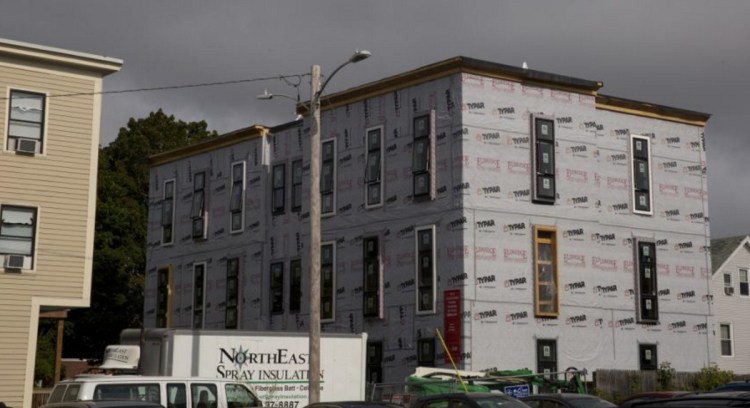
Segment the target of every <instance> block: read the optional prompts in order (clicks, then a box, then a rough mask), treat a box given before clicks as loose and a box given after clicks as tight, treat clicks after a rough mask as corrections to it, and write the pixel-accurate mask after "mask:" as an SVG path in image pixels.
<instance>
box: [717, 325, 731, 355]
mask: <svg viewBox="0 0 750 408" xmlns="http://www.w3.org/2000/svg"><path fill="white" fill-rule="evenodd" d="M732 334H733V333H732V325H731V324H729V323H722V324H720V325H719V341H720V343H721V356H722V357H734V341H733V340H732Z"/></svg>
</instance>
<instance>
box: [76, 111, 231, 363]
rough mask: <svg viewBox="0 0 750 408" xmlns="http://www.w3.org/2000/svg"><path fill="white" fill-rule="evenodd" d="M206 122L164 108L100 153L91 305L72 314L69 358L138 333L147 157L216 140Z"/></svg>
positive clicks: (97, 353)
mask: <svg viewBox="0 0 750 408" xmlns="http://www.w3.org/2000/svg"><path fill="white" fill-rule="evenodd" d="M216 136H217V134H216V132H214V131H209V130H207V124H206V122H205V121H201V122H187V123H186V122H183V121H181V120H176V119H175V118H174V116H172V115H169V116H168V115H166V114H164V112H162V111H161V109H160V110H159V111H157V112H151V114H150V115H149V116H148V117H147V118H143V119H137V120H136V119H132V118H131V119H130V120H129V121H128V124H127V127H124V128H120V131H119V134H118V136H117V139H116V140H115V141H114V142H112V143H111V144H110V145H109V146H106V147H104V148H101V149H100V150H99V173H98V191H97V209H96V227H95V228H96V231H95V237H94V260H93V277H92V289H91V306H90V307H89V308H88V309H77V310H74V311H72V312H71V314H70V319H69V323H71V324H70V325H69V327H67V328H66V337H65V349H64V355H65V357H78V358H95V359H96V358H101V356H102V354H103V353H104V347H105V346H106V345H107V344H115V343H117V342H118V341H119V335H120V332H121V331H122V329H125V328H128V327H139V326H140V324H141V321H142V318H141V315H142V313H143V289H144V272H145V267H146V232H147V228H148V187H149V165H148V158H149V156H152V155H154V154H157V153H162V152H165V151H169V150H173V149H177V148H180V147H184V146H188V145H191V144H195V143H197V142H201V141H204V140H207V139H210V138H214V137H216Z"/></svg>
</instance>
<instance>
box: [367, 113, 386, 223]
mask: <svg viewBox="0 0 750 408" xmlns="http://www.w3.org/2000/svg"><path fill="white" fill-rule="evenodd" d="M384 136H385V132H384V127H383V126H382V125H381V126H375V127H371V128H367V129H365V178H364V180H365V208H368V209H369V208H377V207H381V206H382V205H383V190H384V188H383V187H384V186H383V183H384V181H385V180H384V167H385V166H384V165H383V161H384V160H385V155H384V151H385V149H384V148H383V147H384V146H383V144H384V143H385V137H384ZM371 138H377V144H375V143H373V141H372V140H371ZM376 157H377V163H376V165H377V170H375V171H373V170H372V169H371V160H375V159H374V158H376ZM374 192H377V194H374ZM373 197H376V198H377V199H374V198H373Z"/></svg>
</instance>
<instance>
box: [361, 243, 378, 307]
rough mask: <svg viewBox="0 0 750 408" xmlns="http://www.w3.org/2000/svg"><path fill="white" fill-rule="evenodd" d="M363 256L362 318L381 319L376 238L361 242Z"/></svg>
mask: <svg viewBox="0 0 750 408" xmlns="http://www.w3.org/2000/svg"><path fill="white" fill-rule="evenodd" d="M362 243H363V247H364V254H363V258H362V260H363V263H364V265H363V267H364V277H363V282H364V285H363V286H364V305H363V310H364V313H363V314H364V316H365V317H383V313H382V309H383V300H382V297H381V294H382V289H381V282H382V277H381V275H380V245H379V243H378V237H368V238H365V239H364V240H363V242H362Z"/></svg>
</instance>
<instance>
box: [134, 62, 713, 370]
mask: <svg viewBox="0 0 750 408" xmlns="http://www.w3.org/2000/svg"><path fill="white" fill-rule="evenodd" d="M601 86H602V83H601V82H596V81H588V80H582V79H577V78H571V77H565V76H561V75H556V74H550V73H544V72H539V71H534V70H528V69H521V68H518V67H510V66H506V65H501V64H496V63H492V62H487V61H480V60H475V59H470V58H465V57H456V58H452V59H449V60H445V61H441V62H438V63H435V64H432V65H429V66H425V67H422V68H418V69H415V70H413V71H409V72H405V73H402V74H399V75H396V76H394V77H390V78H386V79H383V80H380V81H376V82H373V83H368V84H364V85H361V86H359V87H356V88H353V89H350V90H347V91H344V92H340V93H337V94H332V95H330V96H327V97H324V98H323V100H322V102H321V106H322V107H323V112H322V115H321V128H322V137H321V140H322V141H321V144H322V149H321V152H322V153H321V154H322V161H321V162H322V164H321V166H322V175H321V177H322V179H321V201H322V207H323V220H322V230H323V232H322V241H323V246H322V255H321V257H322V274H323V280H322V287H323V289H322V300H321V309H322V313H323V322H324V323H323V325H322V330H323V331H325V332H361V331H366V332H367V333H368V340H369V341H370V353H369V356H370V359H369V362H368V363H369V365H368V374H369V378H370V379H371V380H373V381H385V382H394V381H401V380H402V379H403V378H404V377H405V376H406V375H407V374H409V373H410V372H413V369H414V367H415V366H417V365H434V366H443V367H445V366H449V363H448V361H447V358H446V357H447V355H446V353H445V352H444V351H443V350H442V346H441V343H440V341H438V338H437V336H436V329H439V330H440V331H441V333H442V336H443V337H444V338H445V341H446V344H447V347H448V348H449V350H451V354H452V355H453V356H454V357H455V359H456V360H457V363H458V365H459V367H460V368H462V369H466V370H474V371H477V370H486V369H493V368H494V369H519V368H524V367H528V368H531V369H533V370H536V371H541V372H543V371H557V370H563V369H565V368H567V367H571V366H574V367H577V368H580V369H583V368H585V369H588V370H590V371H595V370H596V369H605V368H606V369H615V368H617V369H639V368H641V369H655V368H656V367H657V365H658V363H659V362H661V361H669V362H670V363H671V364H672V366H673V367H674V368H676V369H677V370H680V371H695V370H698V369H700V368H701V367H703V366H705V365H707V364H708V363H709V362H711V361H713V360H714V357H713V351H714V347H713V344H714V337H713V336H712V334H711V331H710V330H709V327H712V324H713V322H711V321H710V316H711V310H710V309H711V305H710V299H711V297H710V294H709V279H710V277H711V273H710V269H709V259H708V256H707V248H708V245H709V228H708V221H707V220H708V209H707V196H706V191H707V190H706V175H705V152H704V149H703V145H704V143H703V130H704V126H705V123H706V121H707V120H708V118H709V116H708V115H707V114H703V113H698V112H691V111H686V110H681V109H676V108H669V107H664V106H659V105H655V104H651V103H644V102H636V101H631V100H625V99H621V98H616V97H611V96H605V95H602V94H600V93H599V89H600V88H601ZM302 106H303V105H302ZM308 121H309V118H306V119H304V120H303V121H301V122H294V123H290V124H287V125H283V126H279V127H276V128H266V127H262V126H254V127H250V128H247V129H241V130H238V131H236V132H232V133H230V134H227V135H224V136H222V137H220V138H219V139H218V140H214V141H207V142H205V143H202V144H199V145H195V146H191V147H188V148H185V149H181V150H178V151H174V152H169V153H165V154H162V155H158V156H155V157H153V158H152V159H151V165H152V167H151V186H150V193H149V196H150V202H151V207H150V211H149V232H148V252H147V265H148V269H147V273H146V294H145V305H144V320H145V323H146V325H147V326H148V327H163V326H166V327H174V328H189V327H196V328H209V329H210V328H216V329H225V328H237V329H244V330H256V329H257V330H279V331H306V330H307V329H308V328H307V325H306V322H307V292H306V285H307V272H306V267H305V264H306V263H307V257H306V243H307V240H308V238H307V236H308V225H309V224H308V217H309V214H308V209H307V206H308V198H309V197H308V191H309V189H308V168H309V161H308V152H309V146H308V137H307V136H308V132H309V124H308ZM249 347H251V345H249ZM685 356H690V358H686V357H685Z"/></svg>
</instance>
